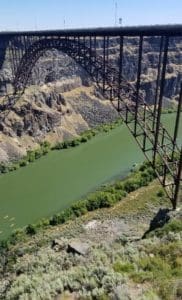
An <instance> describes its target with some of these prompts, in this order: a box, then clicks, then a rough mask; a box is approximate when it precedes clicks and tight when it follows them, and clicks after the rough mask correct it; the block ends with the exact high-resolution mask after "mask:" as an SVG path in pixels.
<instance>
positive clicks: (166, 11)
mask: <svg viewBox="0 0 182 300" xmlns="http://www.w3.org/2000/svg"><path fill="white" fill-rule="evenodd" d="M116 3H117V20H118V19H119V17H121V18H122V24H123V26H128V25H129V26H132V25H145V24H146V25H149V24H179V23H182V0H116V1H115V0H0V30H32V29H33V30H35V29H63V28H80V27H103V26H114V24H115V15H116ZM64 20H65V21H64Z"/></svg>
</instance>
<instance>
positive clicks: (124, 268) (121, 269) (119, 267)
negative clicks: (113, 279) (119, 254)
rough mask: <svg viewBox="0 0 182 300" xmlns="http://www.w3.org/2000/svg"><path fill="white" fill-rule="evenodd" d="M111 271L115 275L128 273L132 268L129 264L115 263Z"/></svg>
mask: <svg viewBox="0 0 182 300" xmlns="http://www.w3.org/2000/svg"><path fill="white" fill-rule="evenodd" d="M113 270H114V271H115V272H117V273H130V272H132V271H133V270H134V266H133V265H132V264H131V263H129V262H125V263H124V262H122V261H116V262H115V263H114V264H113Z"/></svg>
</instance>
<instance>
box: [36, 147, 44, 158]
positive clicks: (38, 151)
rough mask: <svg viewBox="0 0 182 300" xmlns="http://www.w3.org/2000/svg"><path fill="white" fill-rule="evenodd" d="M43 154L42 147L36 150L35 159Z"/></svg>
mask: <svg viewBox="0 0 182 300" xmlns="http://www.w3.org/2000/svg"><path fill="white" fill-rule="evenodd" d="M41 156H42V149H36V150H35V159H38V158H40V157H41Z"/></svg>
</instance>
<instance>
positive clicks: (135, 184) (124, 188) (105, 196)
mask: <svg viewBox="0 0 182 300" xmlns="http://www.w3.org/2000/svg"><path fill="white" fill-rule="evenodd" d="M155 178H156V175H155V173H154V170H153V169H152V167H151V166H150V163H148V162H144V163H143V164H142V165H141V166H140V167H139V168H138V169H137V170H134V171H132V173H131V174H130V175H129V176H128V177H127V178H125V179H124V180H122V181H116V182H115V183H114V184H110V185H109V184H108V185H106V186H104V187H101V188H100V190H97V191H96V192H93V193H91V194H89V195H88V196H87V197H86V198H85V199H82V200H78V201H75V202H74V203H73V204H71V206H70V207H69V208H67V209H65V210H63V211H61V212H60V213H57V214H54V215H53V216H52V217H50V218H44V219H41V220H40V221H39V222H37V223H36V224H29V225H27V226H26V227H24V228H22V229H17V230H15V231H14V232H13V233H12V234H11V235H10V236H9V237H8V238H7V239H5V240H2V241H1V242H0V248H1V249H2V248H3V249H4V248H6V249H7V248H8V247H9V246H10V245H13V244H16V243H17V242H18V241H20V240H21V241H22V240H24V239H26V236H27V235H28V236H33V235H35V234H36V233H37V231H39V230H43V229H44V230H45V229H46V228H49V227H50V226H56V225H58V224H64V223H65V222H67V221H69V220H74V219H75V218H78V217H80V216H82V215H85V214H86V213H87V212H89V211H94V210H97V209H101V208H109V207H111V206H113V205H115V204H116V203H117V202H119V201H121V200H122V199H123V198H125V197H126V195H127V194H128V193H131V192H133V191H135V190H137V189H139V188H140V187H142V186H147V185H148V184H149V183H150V182H151V181H152V180H154V179H155ZM163 194H164V192H163V190H161V195H163ZM159 196H160V195H159ZM136 205H137V204H136Z"/></svg>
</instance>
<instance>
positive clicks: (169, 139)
mask: <svg viewBox="0 0 182 300" xmlns="http://www.w3.org/2000/svg"><path fill="white" fill-rule="evenodd" d="M131 39H133V41H134V44H135V48H136V59H135V65H136V67H135V68H136V72H135V73H136V74H135V80H134V81H132V82H131V81H130V80H128V78H127V76H126V73H127V72H126V71H127V66H126V65H125V63H124V62H125V50H126V48H127V42H128V41H129V40H131ZM175 40H177V41H178V43H179V44H180V45H182V25H166V26H165V25H164V26H150V27H149V26H144V27H117V28H96V29H78V30H77V29H74V30H54V31H36V32H4V33H0V54H1V56H0V57H1V61H0V68H2V67H3V60H4V57H5V54H6V53H7V52H8V55H9V58H10V61H11V68H12V75H13V80H12V84H13V86H14V93H13V95H11V96H8V97H7V102H6V101H5V103H4V104H3V105H4V106H3V105H0V107H1V109H7V108H9V107H10V106H11V105H14V103H15V102H16V101H17V100H18V97H19V95H20V94H21V93H22V92H23V91H24V89H25V87H26V86H27V84H28V81H29V79H30V77H31V71H32V69H33V67H34V65H35V64H36V62H37V60H38V59H39V58H40V57H41V56H42V55H43V53H44V52H45V51H46V50H48V49H57V50H60V51H62V52H64V53H66V54H67V55H69V56H70V57H71V58H73V59H74V60H75V61H76V62H77V63H78V64H80V65H81V66H82V67H83V68H84V69H85V70H86V71H87V72H88V74H89V75H90V76H91V77H92V79H93V80H94V81H95V82H96V83H97V85H98V87H99V88H100V89H101V90H102V93H103V94H104V96H105V97H106V98H108V99H110V100H111V102H112V104H113V106H114V107H115V108H116V109H117V111H118V114H119V115H120V116H121V118H122V119H123V120H124V122H125V123H126V125H127V127H128V128H129V130H130V132H131V134H132V135H133V136H134V138H135V140H136V141H137V143H138V145H139V147H140V148H141V150H142V151H143V153H144V155H145V157H146V158H147V160H148V161H149V162H150V164H151V166H152V167H153V169H154V170H155V172H156V174H157V177H158V179H159V181H160V182H161V184H162V185H163V187H164V188H165V191H166V193H167V195H168V197H169V198H170V200H171V202H172V205H173V209H175V208H176V206H177V202H178V201H179V200H182V178H181V177H182V147H181V146H180V145H178V131H179V130H178V129H179V124H180V115H181V111H182V66H181V72H179V84H178V86H176V90H177V94H178V95H177V110H176V118H175V124H174V132H173V134H171V135H170V134H169V133H168V131H167V130H166V129H165V128H164V126H163V125H162V121H161V114H162V105H163V98H164V96H165V84H166V74H167V65H168V63H169V53H170V51H173V52H175V48H174V41H175ZM113 41H114V43H115V46H116V48H117V49H118V50H117V51H118V53H117V63H116V61H114V60H113V58H112V51H111V50H112V45H113ZM147 41H151V42H152V43H153V44H154V45H155V49H156V53H157V65H156V66H155V68H156V78H155V87H154V89H155V91H154V95H155V96H154V99H153V103H152V104H153V105H149V104H148V102H147V99H145V97H144V95H143V92H142V80H143V79H142V75H143V62H144V55H145V53H147V51H149V49H147V44H146V42H147ZM181 51H182V50H181ZM180 64H182V54H181V53H180V57H179V65H180ZM129 67H130V66H128V71H129ZM7 94H8V91H7Z"/></svg>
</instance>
